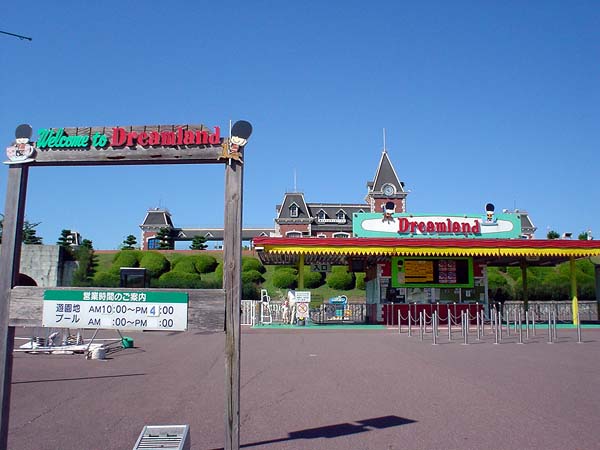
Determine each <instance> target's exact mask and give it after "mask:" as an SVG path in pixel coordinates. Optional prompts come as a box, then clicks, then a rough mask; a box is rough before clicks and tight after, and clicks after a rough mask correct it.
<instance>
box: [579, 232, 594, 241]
mask: <svg viewBox="0 0 600 450" xmlns="http://www.w3.org/2000/svg"><path fill="white" fill-rule="evenodd" d="M577 239H579V240H580V241H591V240H592V231H591V230H588V231H582V232H581V233H579V236H577Z"/></svg>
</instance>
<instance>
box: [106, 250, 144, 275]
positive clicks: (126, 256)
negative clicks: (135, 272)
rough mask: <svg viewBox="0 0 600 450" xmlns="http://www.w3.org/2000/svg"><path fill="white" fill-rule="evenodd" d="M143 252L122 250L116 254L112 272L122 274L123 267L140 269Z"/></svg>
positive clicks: (111, 268)
mask: <svg viewBox="0 0 600 450" xmlns="http://www.w3.org/2000/svg"><path fill="white" fill-rule="evenodd" d="M141 258H142V252H140V251H138V250H121V251H120V252H119V253H117V254H115V257H114V259H113V263H112V266H111V267H110V271H111V272H113V273H116V274H119V273H120V269H121V267H139V265H140V259H141Z"/></svg>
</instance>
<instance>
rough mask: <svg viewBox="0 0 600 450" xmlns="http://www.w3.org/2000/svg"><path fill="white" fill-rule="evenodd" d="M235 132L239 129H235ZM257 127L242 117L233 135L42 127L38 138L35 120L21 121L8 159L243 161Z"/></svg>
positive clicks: (180, 129)
mask: <svg viewBox="0 0 600 450" xmlns="http://www.w3.org/2000/svg"><path fill="white" fill-rule="evenodd" d="M234 132H235V134H234ZM251 132H252V126H251V125H250V124H249V123H248V122H246V121H238V122H236V123H235V124H234V126H233V128H232V133H231V134H232V136H231V137H230V138H223V137H221V129H220V127H218V126H215V127H214V128H213V129H210V128H208V127H206V126H204V125H142V126H114V127H77V128H41V129H39V130H38V132H37V135H38V139H37V141H36V142H33V141H32V140H31V139H32V134H33V130H32V127H31V126H30V125H27V124H23V125H19V126H18V127H17V129H16V132H15V137H16V139H15V142H14V143H13V145H11V146H9V147H7V149H6V154H7V157H8V161H6V163H7V164H23V163H32V164H34V165H68V164H69V163H70V162H71V163H73V164H77V165H81V164H148V163H219V162H220V163H223V162H226V161H228V160H230V159H236V160H238V161H240V162H241V153H240V152H239V150H240V149H241V148H242V147H243V146H244V145H245V144H246V140H247V138H248V137H249V135H250V134H251Z"/></svg>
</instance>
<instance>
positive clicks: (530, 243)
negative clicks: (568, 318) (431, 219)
mask: <svg viewBox="0 0 600 450" xmlns="http://www.w3.org/2000/svg"><path fill="white" fill-rule="evenodd" d="M253 244H254V248H255V249H256V250H257V252H258V255H259V257H260V259H261V260H262V261H263V263H264V264H292V263H294V262H297V260H298V257H299V256H300V255H304V258H305V262H307V263H310V262H330V263H331V264H339V263H344V262H342V261H343V260H344V259H345V258H347V257H353V258H361V257H363V258H366V259H372V258H373V257H375V258H377V257H389V256H423V257H427V256H431V257H453V256H472V257H480V258H483V259H485V260H487V261H489V262H490V263H491V264H493V263H494V262H496V263H498V264H500V263H502V265H504V264H506V265H510V264H514V263H515V262H518V261H520V260H521V259H524V258H525V259H527V261H530V262H532V263H534V264H535V262H536V261H541V262H542V263H543V264H544V265H548V264H557V263H560V262H563V261H567V260H569V259H570V258H571V257H574V258H584V257H590V256H599V255H600V242H599V241H580V240H560V239H554V240H548V239H531V240H529V239H418V238H404V239H403V238H398V239H393V238H345V239H344V238H273V237H269V238H267V237H264V238H256V239H254V241H253ZM336 261H337V262H336Z"/></svg>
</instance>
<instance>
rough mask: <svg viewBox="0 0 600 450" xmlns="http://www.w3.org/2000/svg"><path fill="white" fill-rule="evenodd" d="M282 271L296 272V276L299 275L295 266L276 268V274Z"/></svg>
mask: <svg viewBox="0 0 600 450" xmlns="http://www.w3.org/2000/svg"><path fill="white" fill-rule="evenodd" d="M280 270H284V271H286V270H287V271H289V270H291V271H292V272H294V275H298V269H297V268H295V267H293V266H275V272H279V271H280Z"/></svg>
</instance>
